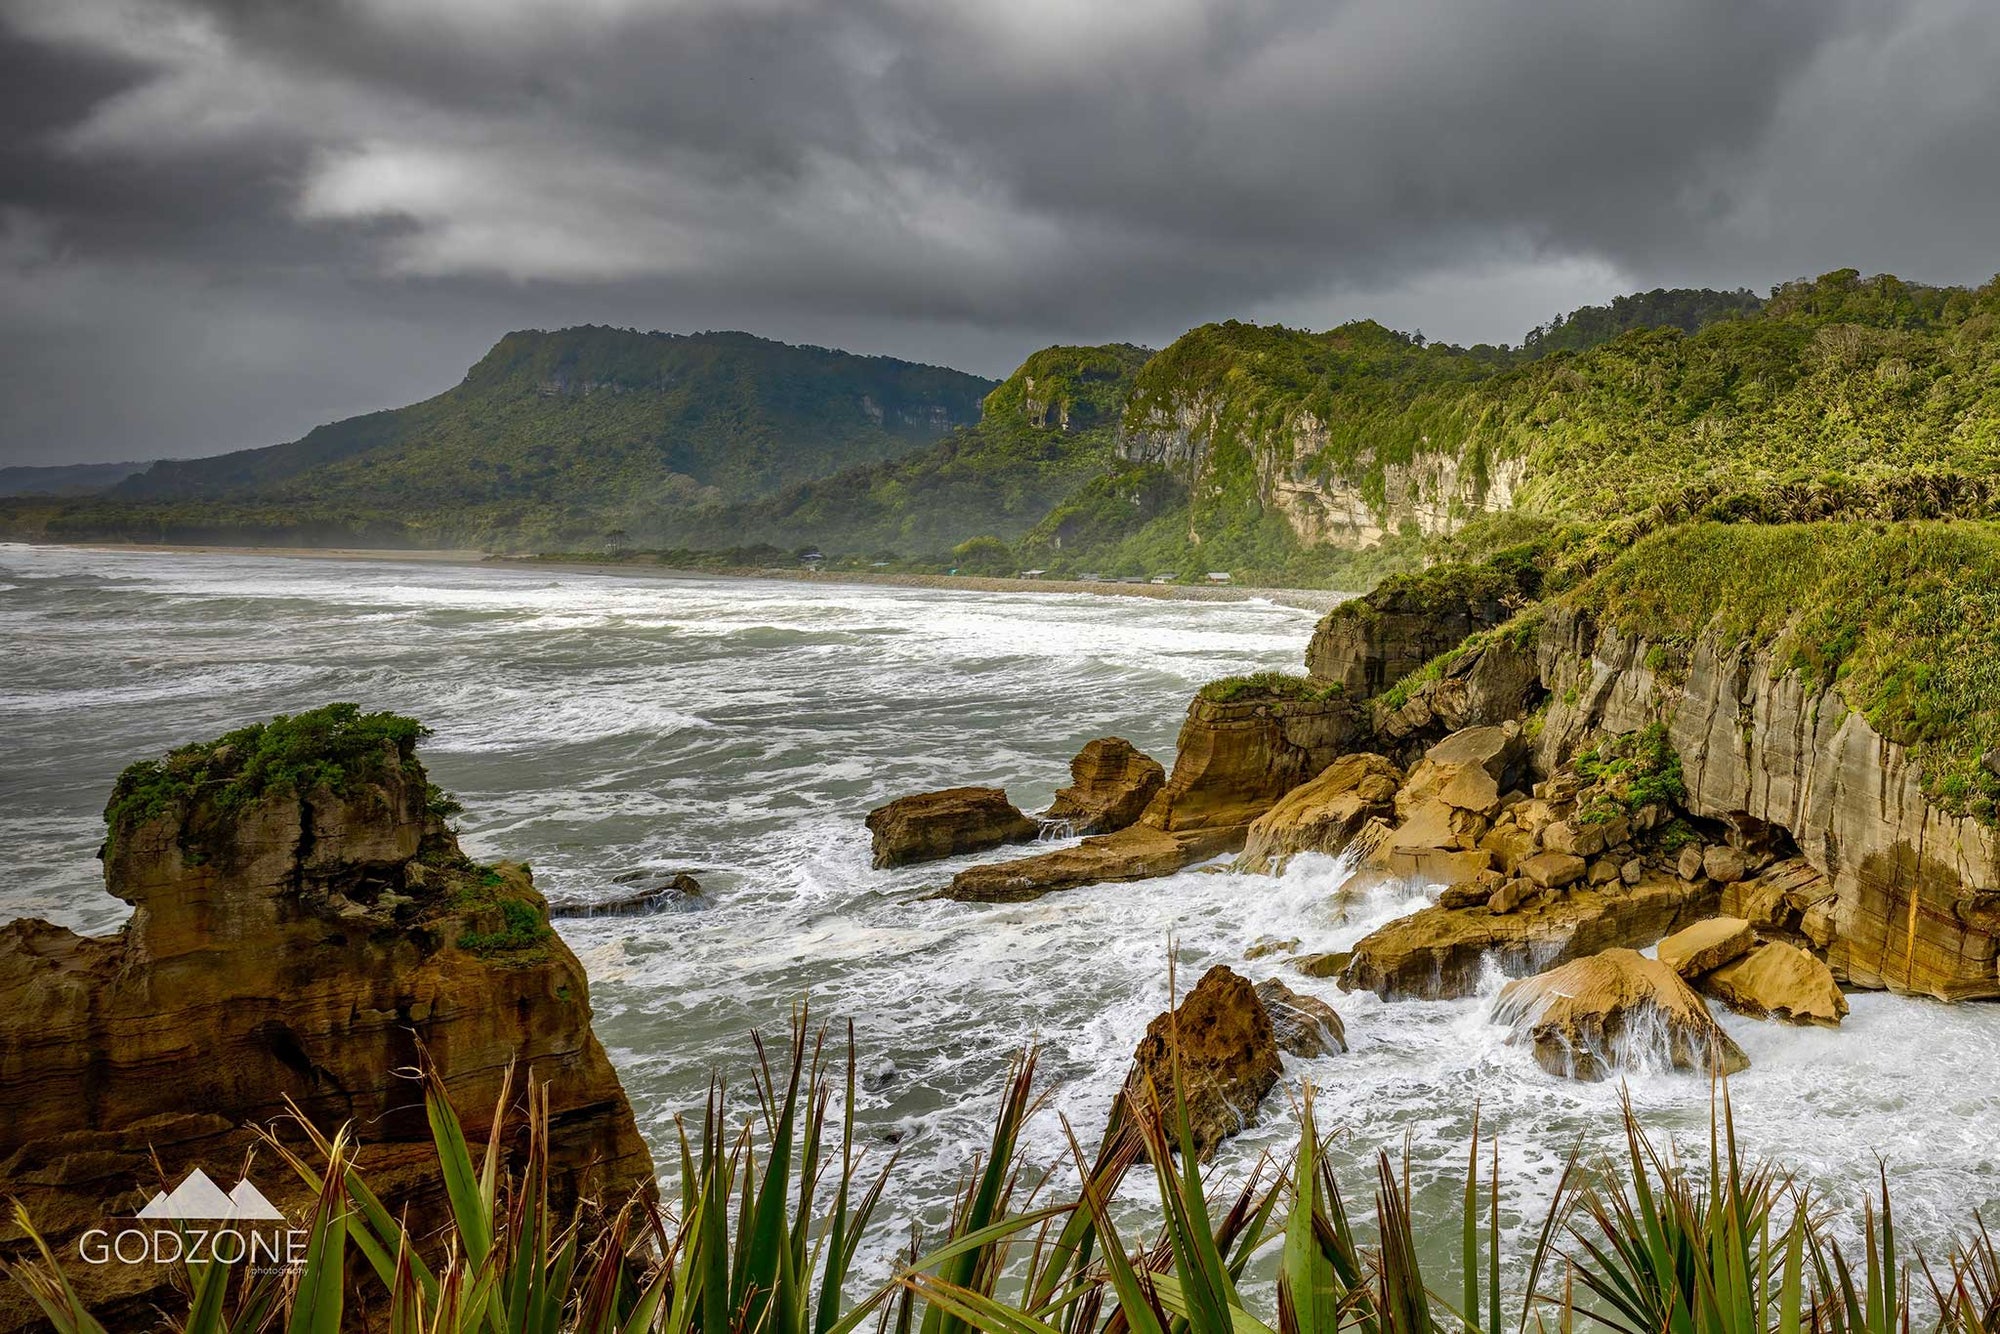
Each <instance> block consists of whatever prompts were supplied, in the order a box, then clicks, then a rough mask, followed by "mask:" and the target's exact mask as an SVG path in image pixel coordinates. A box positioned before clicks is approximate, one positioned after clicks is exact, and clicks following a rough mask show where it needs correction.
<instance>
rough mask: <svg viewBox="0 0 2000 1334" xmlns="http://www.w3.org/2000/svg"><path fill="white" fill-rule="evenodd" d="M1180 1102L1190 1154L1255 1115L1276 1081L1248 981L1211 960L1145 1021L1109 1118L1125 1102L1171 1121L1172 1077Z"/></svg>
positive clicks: (1210, 1149) (1203, 1152)
mask: <svg viewBox="0 0 2000 1334" xmlns="http://www.w3.org/2000/svg"><path fill="white" fill-rule="evenodd" d="M1176 1071H1178V1074H1179V1081H1180V1083H1179V1087H1180V1094H1181V1097H1182V1099H1183V1100H1184V1102H1185V1104H1186V1107H1187V1116H1188V1124H1189V1127H1190V1129H1191V1131H1192V1133H1193V1139H1194V1150H1195V1153H1196V1155H1197V1156H1199V1157H1201V1158H1204V1159H1205V1158H1207V1157H1208V1156H1209V1155H1210V1154H1212V1153H1214V1152H1215V1146H1216V1145H1217V1144H1218V1143H1220V1142H1221V1140H1222V1139H1223V1138H1224V1137H1225V1136H1228V1135H1233V1134H1235V1133H1236V1132H1237V1131H1238V1130H1241V1129H1242V1128H1243V1127H1244V1126H1246V1125H1248V1124H1250V1123H1251V1122H1253V1121H1255V1120H1256V1119H1257V1104H1258V1103H1259V1102H1261V1101H1262V1100H1263V1098H1264V1095H1265V1094H1266V1093H1269V1092H1270V1091H1271V1087H1272V1085H1274V1084H1276V1083H1277V1082H1278V1076H1279V1074H1280V1073H1282V1067H1281V1065H1280V1063H1279V1061H1278V1042H1277V1035H1276V1033H1275V1032H1274V1030H1273V1029H1272V1026H1271V1018H1270V1015H1269V1014H1268V1013H1266V1011H1265V1009H1264V1004H1263V1002H1262V1001H1260V1000H1259V999H1258V998H1257V992H1256V990H1255V989H1254V988H1253V987H1252V986H1251V985H1250V983H1249V981H1248V980H1246V979H1245V978H1243V977H1242V976H1240V975H1239V974H1237V973H1234V972H1232V971H1231V970H1230V969H1228V968H1226V967H1224V966H1222V965H1220V964H1218V965H1217V966H1215V967H1214V968H1211V969H1209V970H1208V972H1207V973H1206V974H1204V975H1203V976H1202V979H1201V981H1200V982H1198V983H1196V984H1195V988H1194V990H1193V991H1190V992H1189V993H1188V994H1187V996H1186V997H1185V998H1184V999H1183V1000H1182V1001H1181V1003H1180V1006H1179V1007H1178V1008H1177V1009H1174V1010H1169V1011H1167V1012H1165V1013H1163V1014H1161V1015H1160V1016H1159V1017H1158V1018H1156V1019H1154V1020H1153V1022H1152V1023H1150V1024H1148V1025H1147V1026H1146V1035H1145V1036H1144V1037H1143V1038H1141V1039H1140V1040H1139V1046H1138V1050H1137V1051H1135V1052H1134V1053H1133V1055H1132V1069H1131V1072H1130V1073H1129V1074H1127V1075H1126V1077H1125V1087H1124V1089H1123V1091H1122V1092H1121V1093H1120V1094H1119V1099H1118V1106H1117V1107H1115V1108H1114V1109H1113V1111H1112V1119H1113V1121H1114V1123H1115V1122H1116V1121H1117V1120H1118V1119H1119V1118H1120V1117H1121V1116H1122V1115H1124V1113H1125V1109H1126V1107H1127V1105H1128V1104H1131V1105H1136V1106H1140V1107H1145V1108H1149V1109H1151V1110H1152V1111H1154V1112H1157V1113H1159V1114H1160V1115H1162V1117H1163V1118H1164V1121H1165V1124H1166V1126H1167V1127H1168V1136H1169V1140H1171V1138H1172V1134H1173V1130H1172V1127H1173V1125H1174V1119H1173V1097H1174V1088H1175V1074H1176Z"/></svg>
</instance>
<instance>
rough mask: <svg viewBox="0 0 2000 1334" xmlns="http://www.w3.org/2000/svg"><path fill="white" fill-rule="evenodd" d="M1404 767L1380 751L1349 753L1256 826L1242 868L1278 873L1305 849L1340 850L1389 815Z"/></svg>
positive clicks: (1283, 800)
mask: <svg viewBox="0 0 2000 1334" xmlns="http://www.w3.org/2000/svg"><path fill="white" fill-rule="evenodd" d="M1402 780H1403V771H1402V770H1401V769H1398V768H1397V767H1396V766H1395V765H1394V764H1393V763H1391V762H1390V761H1389V760H1387V759H1385V758H1384V757H1382V756H1380V755H1372V754H1369V753H1367V752H1365V751H1364V752H1358V753H1356V754H1353V755H1343V756H1341V757H1340V758H1339V759H1337V760H1335V761H1334V762H1333V763H1332V764H1330V765H1328V766H1327V767H1326V769H1325V771H1324V772H1322V773H1321V774H1320V775H1319V776H1318V777H1317V778H1314V779H1312V780H1310V781H1308V782H1306V783H1303V784H1301V785H1300V786H1298V787H1295V788H1293V789H1292V790H1291V791H1290V792H1288V793H1286V794H1285V795H1284V796H1283V797H1281V798H1279V800H1278V803H1277V805H1275V806H1273V807H1271V809H1270V810H1268V811H1266V812H1265V813H1264V814H1263V815H1261V816H1259V817H1258V818H1257V819H1256V820H1255V821H1254V822H1253V823H1252V824H1251V826H1250V832H1249V835H1248V840H1247V841H1246V842H1245V844H1244V847H1243V856H1242V858H1241V859H1240V860H1239V861H1238V862H1237V869H1238V870H1242V871H1251V872H1266V871H1269V872H1276V871H1281V870H1283V869H1284V867H1285V863H1286V862H1287V861H1289V860H1291V858H1293V857H1295V856H1297V855H1298V854H1299V853H1301V852H1325V853H1335V852H1339V851H1341V850H1342V849H1343V848H1345V847H1346V846H1347V845H1348V844H1349V843H1350V842H1352V841H1353V840H1354V837H1355V835H1357V834H1359V833H1360V832H1361V831H1362V829H1363V828H1365V827H1366V826H1367V824H1368V822H1369V821H1370V820H1372V819H1377V818H1380V817H1382V816H1384V815H1387V814H1388V813H1389V810H1390V803H1391V802H1392V801H1393V800H1394V798H1395V795H1396V788H1397V786H1398V785H1399V784H1401V782H1402Z"/></svg>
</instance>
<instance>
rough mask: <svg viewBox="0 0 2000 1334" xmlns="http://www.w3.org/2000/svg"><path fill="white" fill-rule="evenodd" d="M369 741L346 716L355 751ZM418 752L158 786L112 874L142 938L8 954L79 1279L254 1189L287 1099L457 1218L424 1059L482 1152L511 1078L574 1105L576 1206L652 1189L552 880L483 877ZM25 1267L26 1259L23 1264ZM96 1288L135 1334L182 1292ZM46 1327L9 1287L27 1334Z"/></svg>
mask: <svg viewBox="0 0 2000 1334" xmlns="http://www.w3.org/2000/svg"><path fill="white" fill-rule="evenodd" d="M322 712H324V711H322ZM314 716H315V715H306V717H307V718H311V717H314ZM343 718H344V719H345V721H344V722H343V721H342V719H343ZM369 721H370V720H369V719H367V718H359V719H356V718H354V717H353V716H352V715H351V714H346V715H340V716H337V717H335V718H334V719H333V720H332V722H331V724H330V734H331V736H332V738H333V740H332V741H331V742H330V743H329V746H330V747H331V749H333V750H337V749H338V742H339V740H340V737H341V736H342V735H344V734H351V733H352V732H353V731H354V729H355V727H356V726H358V725H364V724H366V723H368V722H369ZM344 728H345V729H347V731H346V733H343V729H344ZM414 736H415V728H414V724H411V725H410V726H409V731H408V733H407V734H406V735H403V736H401V737H400V738H398V739H381V740H377V741H375V742H373V743H366V742H364V743H363V744H362V745H361V747H360V749H359V750H358V751H356V750H353V749H351V748H350V750H349V751H347V752H346V753H341V754H337V755H334V754H331V751H329V752H328V753H320V754H315V753H314V752H311V751H307V752H305V753H303V754H295V755H294V756H293V757H292V758H293V760H294V761H295V763H293V764H292V765H290V767H289V768H288V769H286V770H284V771H282V772H280V773H279V774H277V775H276V776H275V777H273V776H268V775H267V776H264V777H262V778H260V777H259V775H258V773H257V772H255V771H254V770H253V768H252V767H251V766H253V765H255V764H258V763H261V762H262V760H263V756H262V755H261V754H246V752H250V751H251V750H252V749H253V747H254V745H255V741H256V738H255V737H254V736H252V737H251V738H250V739H249V740H245V739H244V734H235V737H236V739H235V741H234V743H233V745H220V746H212V747H205V748H189V749H188V750H185V751H181V752H176V754H175V755H174V756H173V757H170V758H169V760H168V761H167V762H166V763H165V764H164V765H159V766H140V767H135V769H134V770H133V771H130V772H128V774H127V776H126V778H124V779H121V781H120V785H119V789H118V791H117V792H116V793H115V794H114V797H113V801H112V805H111V807H110V809H109V810H108V811H107V821H108V826H109V827H108V830H107V837H106V841H105V845H104V848H103V851H102V857H103V860H104V877H105V886H106V888H107V890H108V891H109V892H110V893H111V894H113V895H115V896H116V897H118V898H120V899H122V900H124V901H125V902H126V903H129V904H131V905H132V909H133V912H132V917H131V920H130V921H129V922H128V923H127V924H126V926H125V927H124V928H123V929H122V930H121V931H119V932H118V933H117V934H115V935H111V936H102V937H84V936H80V935H77V934H76V933H74V932H72V931H69V930H66V929H64V928H62V927H59V926H55V925H52V924H50V923H47V922H41V921H33V920H25V921H16V922H13V923H11V924H9V925H8V926H6V927H5V928H0V1180H4V1181H5V1182H6V1183H7V1191H8V1193H9V1194H11V1195H15V1196H17V1197H19V1198H20V1199H21V1200H22V1202H23V1203H24V1204H25V1205H26V1206H27V1207H28V1209H29V1211H30V1213H31V1214H32V1216H33V1218H34V1220H35V1222H36V1224H37V1226H38V1227H39V1228H41V1229H42V1230H43V1231H44V1232H46V1233H47V1234H48V1235H49V1236H50V1238H51V1240H52V1241H53V1243H54V1244H55V1247H56V1250H57V1252H58V1254H62V1255H73V1254H74V1253H75V1247H74V1245H73V1238H75V1237H76V1236H77V1235H78V1234H79V1233H80V1232H82V1231H83V1230H85V1229H88V1228H92V1227H98V1226H103V1225H104V1223H105V1220H106V1219H108V1218H116V1217H129V1216H130V1215H131V1214H132V1213H133V1212H134V1211H136V1209H137V1208H138V1207H139V1206H140V1205H141V1204H142V1203H143V1202H144V1201H145V1200H146V1199H147V1198H148V1197H149V1196H150V1195H151V1194H152V1193H154V1192H155V1191H157V1190H159V1189H160V1188H161V1187H162V1185H163V1184H172V1183H175V1182H178V1181H179V1180H181V1178H182V1177H183V1176H184V1175H186V1173H188V1172H189V1171H191V1170H192V1169H194V1168H196V1167H200V1168H203V1169H205V1170H207V1171H209V1172H210V1173H211V1174H213V1175H215V1176H217V1177H218V1179H220V1178H222V1177H223V1176H224V1175H226V1174H227V1175H230V1176H231V1179H233V1174H234V1173H236V1172H238V1171H239V1170H240V1169H241V1167H242V1164H243V1162H244V1161H245V1155H246V1152H247V1151H248V1150H249V1149H250V1148H251V1147H252V1145H253V1143H254V1142H255V1137H254V1135H253V1134H252V1133H251V1131H250V1130H249V1129H248V1127H250V1126H252V1125H257V1124H266V1123H271V1122H274V1121H275V1120H277V1119H278V1118H281V1117H283V1116H284V1115H285V1114H286V1112H287V1110H288V1108H287V1099H289V1100H291V1102H292V1103H295V1104H296V1105H297V1106H298V1108H299V1109H300V1110H301V1111H303V1113H304V1114H305V1115H306V1116H307V1117H308V1118H310V1119H311V1120H312V1121H313V1122H314V1123H315V1124H316V1125H318V1126H319V1127H321V1128H322V1129H323V1130H325V1131H327V1132H329V1133H330V1132H331V1131H333V1130H334V1129H336V1128H338V1127H340V1126H341V1125H344V1124H352V1125H353V1127H354V1129H355V1132H356V1134H357V1136H358V1137H359V1139H360V1141H361V1143H362V1145H363V1149H362V1157H361V1164H362V1167H363V1170H364V1171H365V1172H366V1175H367V1179H368V1181H369V1183H370V1185H371V1186H372V1187H373V1188H374V1190H375V1191H376V1192H377V1193H378V1194H379V1195H380V1196H382V1197H383V1199H384V1201H385V1203H387V1205H388V1207H389V1209H390V1212H391V1213H392V1214H396V1213H400V1212H401V1211H402V1210H404V1209H405V1208H407V1209H408V1210H409V1211H410V1218H411V1221H412V1225H413V1226H417V1225H419V1224H422V1223H424V1221H425V1220H427V1219H430V1220H434V1219H436V1218H437V1217H438V1216H439V1215H438V1212H437V1211H438V1209H439V1208H440V1207H441V1205H442V1199H443V1197H442V1190H441V1183H440V1182H439V1180H438V1178H437V1176H436V1168H435V1159H434V1156H433V1152H432V1149H431V1147H430V1135H429V1130H428V1128H427V1125H426V1121H425V1115H424V1108H423V1096H422V1088H421V1085H419V1084H418V1083H416V1082H414V1081H412V1080H411V1079H410V1078H409V1077H408V1073H407V1072H408V1071H410V1070H411V1069H412V1068H414V1067H416V1066H419V1065H421V1064H422V1063H424V1062H425V1061H429V1062H431V1063H433V1064H434V1065H435V1067H436V1068H437V1070H438V1072H439V1074H440V1075H441V1076H442V1078H443V1080H444V1085H445V1089H446V1092H447V1094H448V1095H449V1097H450V1099H451V1102H452V1104H453V1106H454V1107H455V1108H456V1109H457V1111H458V1113H459V1115H460V1117H461V1118H462V1119H463V1120H464V1122H465V1124H466V1129H467V1131H468V1133H469V1134H470V1135H471V1136H472V1137H473V1138H474V1139H475V1141H476V1140H479V1139H483V1138H484V1137H485V1136H486V1134H487V1128H488V1126H489V1124H490V1121H491V1118H492V1114H493V1110H494V1105H495V1103H496V1102H497V1100H498V1098H499V1095H500V1090H501V1086H502V1081H503V1079H504V1077H505V1075H506V1072H507V1070H508V1069H509V1067H510V1066H511V1067H513V1069H514V1074H515V1080H516V1083H515V1087H516V1089H517V1090H518V1089H520V1088H521V1084H522V1081H523V1080H525V1079H533V1080H535V1081H536V1082H537V1083H540V1084H543V1085H545V1086H546V1087H547V1089H548V1097H549V1108H550V1111H551V1113H552V1118H551V1129H550V1161H551V1166H552V1169H553V1180H552V1181H551V1183H550V1184H551V1189H552V1191H553V1192H554V1194H555V1196H556V1198H557V1199H558V1200H559V1201H577V1200H584V1199H588V1200H595V1201H599V1202H601V1203H604V1204H608V1205H612V1206H614V1207H615V1206H616V1205H617V1204H618V1203H620V1202H622V1201H623V1200H624V1199H625V1198H626V1197H627V1196H628V1195H629V1194H630V1193H631V1192H633V1191H634V1190H650V1189H651V1188H652V1182H653V1164H652V1160H651V1158H650V1156H649V1154H648V1152H647V1149H646V1145H645V1143H644V1141H643V1140H641V1139H640V1137H639V1133H638V1130H637V1127H636V1125H635V1124H634V1121H633V1116H632V1110H631V1108H630V1106H629V1105H628V1104H627V1102H626V1099H625V1095H624V1092H623V1090H622V1089H621V1088H620V1087H619V1082H618V1076H617V1074H616V1072H615V1071H613V1069H612V1067H611V1064H610V1062H609V1061H608V1060H607V1059H606V1057H605V1053H604V1049H603V1048H602V1046H600V1045H599V1043H598V1041H597V1038H596V1037H595V1036H594V1035H593V1034H592V1032H591V1027H590V999H589V987H588V984H587V982H586V980H585V978H584V974H583V969H582V968H581V967H580V966H579V965H578V963H577V960H576V958H575V956H574V955H573V954H571V953H570V951H569V949H568V947H567V946H565V945H564V944H563V942H562V940H561V938H560V937H558V936H556V935H555V934H554V932H553V931H551V930H550V928H549V926H548V922H547V909H546V905H545V903H544V901H543V899H542V897H541V895H540V894H538V893H537V892H536V890H535V888H534V884H533V881H532V878H531V876H530V873H529V871H528V868H527V867H525V866H519V865H511V864H506V863H502V864H500V865H498V866H490V867H482V866H478V865H475V864H474V863H472V862H471V861H470V860H469V859H467V858H466V857H465V856H464V854H463V853H461V852H460V850H459V847H458V842H457V839H456V838H455V837H454V835H453V834H452V831H451V830H450V829H449V828H448V827H447V826H446V825H445V823H444V821H443V820H442V819H441V818H440V817H439V815H438V814H436V813H434V809H433V808H434V807H435V806H437V805H438V804H439V802H438V800H437V794H436V793H435V790H434V789H432V788H431V787H430V785H429V783H428V780H427V779H426V776H425V773H424V769H423V766H422V764H421V763H419V762H418V760H417V758H416V756H415V753H414V750H413V743H414ZM280 1132H281V1133H283V1123H280ZM155 1157H157V1162H158V1166H159V1169H161V1170H164V1172H165V1173H166V1176H167V1178H168V1180H167V1182H166V1183H163V1182H162V1181H161V1179H160V1177H159V1175H158V1174H157V1172H156V1170H155V1167H154V1162H153V1160H154V1158H155ZM256 1175H257V1184H258V1185H259V1186H260V1187H261V1188H262V1189H263V1190H264V1191H265V1193H266V1194H267V1195H268V1196H269V1197H270V1198H271V1199H272V1200H274V1201H275V1202H276V1203H277V1204H278V1205H279V1206H280V1207H281V1208H286V1207H292V1206H295V1205H298V1204H299V1203H300V1201H299V1200H298V1199H297V1196H298V1195H299V1190H300V1188H299V1186H298V1183H297V1182H296V1180H295V1179H293V1178H292V1176H291V1174H290V1173H289V1172H288V1171H286V1170H284V1169H283V1168H282V1167H280V1166H279V1165H278V1164H277V1163H276V1162H275V1160H270V1159H268V1157H267V1159H265V1160H260V1164H259V1168H258V1170H257V1173H256ZM20 1244H21V1239H20V1237H19V1236H18V1235H16V1234H14V1233H12V1232H11V1230H10V1232H9V1233H7V1234H6V1235H5V1236H4V1237H0V1250H5V1251H9V1252H13V1253H18V1251H19V1248H20ZM71 1277H72V1280H73V1281H74V1282H75V1283H76V1284H77V1285H78V1287H79V1289H80V1290H81V1291H82V1292H83V1294H84V1297H85V1299H86V1301H87V1302H88V1303H89V1305H90V1306H91V1308H92V1309H93V1310H94V1311H95V1312H96V1313H97V1314H98V1315H99V1316H100V1317H104V1318H106V1319H108V1320H110V1321H111V1322H112V1327H114V1328H116V1327H119V1323H120V1322H124V1323H126V1324H131V1325H136V1324H138V1323H140V1322H141V1321H142V1316H141V1315H140V1312H142V1311H143V1310H144V1309H146V1307H147V1304H148V1303H149V1302H151V1301H153V1300H155V1299H157V1298H159V1297H161V1296H162V1295H164V1292H165V1288H166V1285H167V1283H168V1279H169V1275H168V1271H167V1270H166V1269H164V1268H160V1267H156V1266H153V1265H146V1264H137V1265H128V1264H103V1265H80V1266H77V1268H76V1270H75V1272H74V1273H73V1274H72V1275H71ZM28 1318H29V1313H28V1312H27V1311H26V1310H25V1309H24V1308H23V1307H22V1306H21V1304H20V1301H19V1295H18V1293H17V1290H15V1289H14V1288H13V1287H12V1286H11V1285H8V1286H7V1287H5V1288H4V1289H0V1329H11V1328H15V1327H17V1326H18V1325H20V1324H21V1323H23V1322H24V1321H26V1320H27V1319H28Z"/></svg>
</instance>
